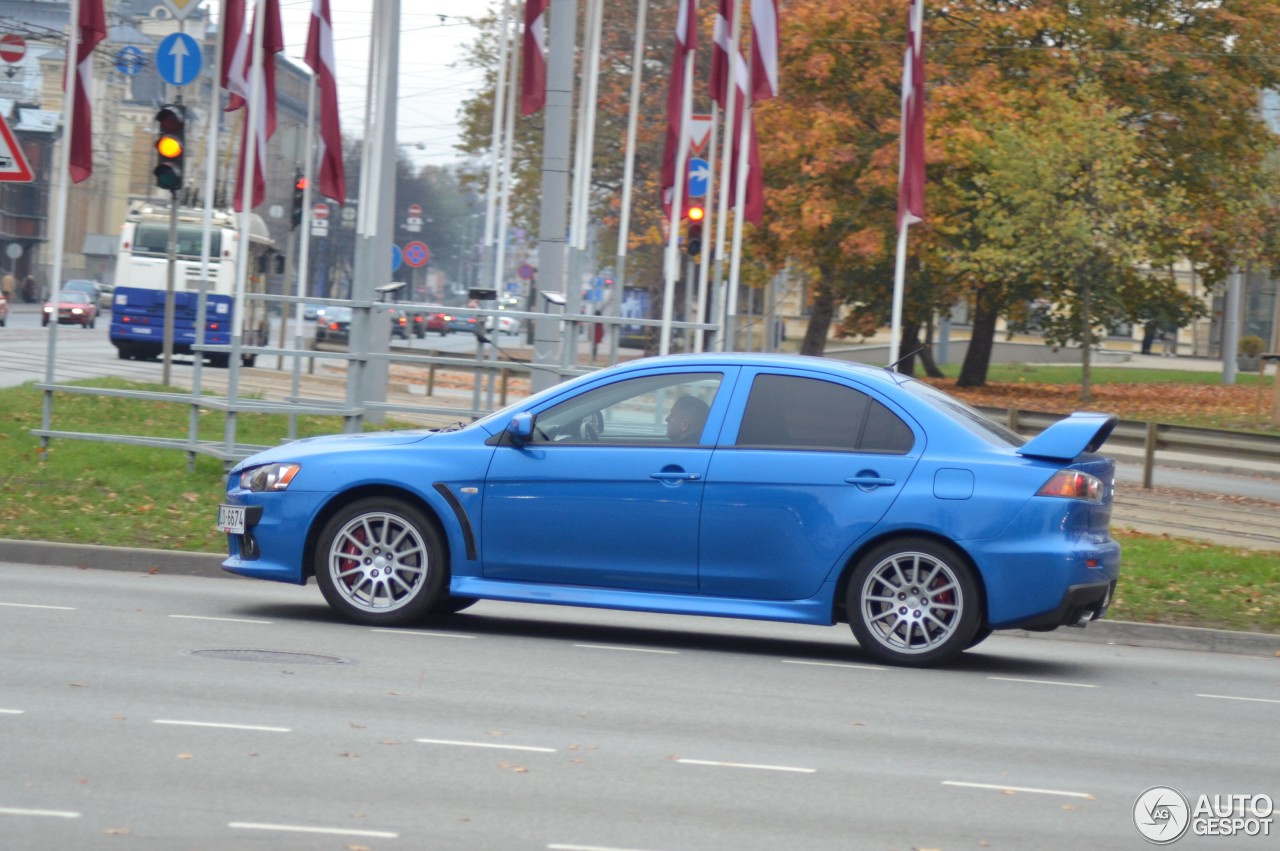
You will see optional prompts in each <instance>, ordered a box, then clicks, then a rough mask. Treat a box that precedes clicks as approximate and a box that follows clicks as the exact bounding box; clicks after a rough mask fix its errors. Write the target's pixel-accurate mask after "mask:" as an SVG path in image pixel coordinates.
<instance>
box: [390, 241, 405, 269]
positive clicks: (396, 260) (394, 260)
mask: <svg viewBox="0 0 1280 851" xmlns="http://www.w3.org/2000/svg"><path fill="white" fill-rule="evenodd" d="M403 262H404V253H403V252H402V251H401V250H400V246H398V245H396V244H395V243H394V242H393V243H391V271H392V272H399V271H400V264H401V263H403Z"/></svg>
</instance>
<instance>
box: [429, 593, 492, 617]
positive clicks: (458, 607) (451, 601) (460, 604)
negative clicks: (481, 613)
mask: <svg viewBox="0 0 1280 851" xmlns="http://www.w3.org/2000/svg"><path fill="white" fill-rule="evenodd" d="M479 602H480V601H479V600H477V599H476V598H475V597H454V596H452V595H446V596H444V597H442V598H441V599H439V600H437V601H436V604H435V605H434V606H432V607H431V614H433V615H456V614H457V613H458V612H460V611H462V610H463V609H469V608H471V607H472V606H474V605H475V604H476V603H479Z"/></svg>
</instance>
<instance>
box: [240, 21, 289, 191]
mask: <svg viewBox="0 0 1280 851" xmlns="http://www.w3.org/2000/svg"><path fill="white" fill-rule="evenodd" d="M258 2H259V4H260V5H261V8H262V13H261V15H260V20H261V22H262V25H263V27H262V74H261V75H260V79H261V84H260V85H259V86H258V89H257V91H255V92H251V93H250V94H251V95H252V96H251V97H249V98H248V111H247V112H246V113H245V121H244V136H243V137H242V142H243V144H242V145H241V148H240V163H241V165H240V168H239V177H240V181H241V183H240V185H239V186H238V187H237V190H236V197H235V203H234V204H233V207H234V209H235V211H236V212H240V211H241V209H242V207H243V205H242V203H241V199H242V198H243V194H242V193H243V188H244V183H243V181H244V162H245V159H246V154H247V153H248V151H249V141H250V135H249V131H250V128H253V129H254V131H255V133H254V136H253V144H254V154H253V199H252V201H251V202H250V205H249V206H250V207H256V206H258V205H259V204H261V203H262V201H263V199H264V198H266V196H267V179H266V176H265V175H266V172H265V171H264V170H263V163H264V162H266V159H267V140H268V139H270V138H271V137H272V135H273V134H275V132H276V54H277V53H279V52H280V51H282V50H284V32H283V30H284V28H283V27H282V26H281V23H280V0H258ZM254 38H257V21H255V22H254V29H253V31H252V35H251V38H250V44H252V43H253V39H254ZM249 56H250V58H251V59H252V56H253V53H252V52H250V53H249ZM245 77H246V78H247V79H250V80H252V79H253V76H252V68H249V67H246V70H245ZM254 110H262V113H261V116H262V118H261V120H257V119H256V117H255V114H254ZM255 125H256V126H255Z"/></svg>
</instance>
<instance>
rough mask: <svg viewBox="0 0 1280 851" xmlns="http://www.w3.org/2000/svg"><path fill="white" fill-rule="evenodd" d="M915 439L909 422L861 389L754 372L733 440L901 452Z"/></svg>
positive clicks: (776, 445) (768, 445) (779, 445)
mask: <svg viewBox="0 0 1280 851" xmlns="http://www.w3.org/2000/svg"><path fill="white" fill-rule="evenodd" d="M914 443H915V435H914V434H913V433H912V431H911V429H910V427H908V426H907V424H906V423H904V422H903V421H902V420H901V419H899V418H898V416H897V415H896V414H894V413H893V412H892V411H890V410H889V409H888V408H886V407H885V406H884V405H882V404H880V402H878V401H876V400H875V399H873V398H871V397H870V396H868V395H867V394H865V393H862V392H860V391H858V390H854V389H853V388H851V387H845V386H844V385H842V384H835V383H832V382H830V381H822V380H819V379H815V378H799V377H796V376H790V375H758V376H756V379H755V381H754V382H752V385H751V395H750V396H749V397H748V398H747V409H746V411H745V413H744V414H743V416H742V426H741V427H740V428H739V429H738V440H737V444H736V445H737V446H740V447H744V448H761V449H763V448H770V449H818V450H833V451H845V452H849V451H858V452H883V453H888V454H895V455H902V454H905V453H907V452H909V451H911V447H912V446H913V445H914Z"/></svg>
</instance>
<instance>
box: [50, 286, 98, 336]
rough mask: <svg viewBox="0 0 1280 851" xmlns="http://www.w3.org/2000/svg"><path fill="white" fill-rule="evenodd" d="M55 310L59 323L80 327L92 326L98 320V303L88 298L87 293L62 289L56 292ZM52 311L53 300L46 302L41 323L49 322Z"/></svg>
mask: <svg viewBox="0 0 1280 851" xmlns="http://www.w3.org/2000/svg"><path fill="white" fill-rule="evenodd" d="M57 310H58V324H59V325H79V326H80V327H82V328H92V327H93V326H94V324H95V323H96V322H97V321H98V303H97V301H95V300H94V299H92V298H90V297H89V295H88V293H83V292H79V291H76V290H63V291H62V292H60V293H58V307H57ZM53 311H54V306H53V302H46V303H45V306H44V315H43V316H41V317H40V324H41V325H48V324H49V317H50V316H52V315H53Z"/></svg>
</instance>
